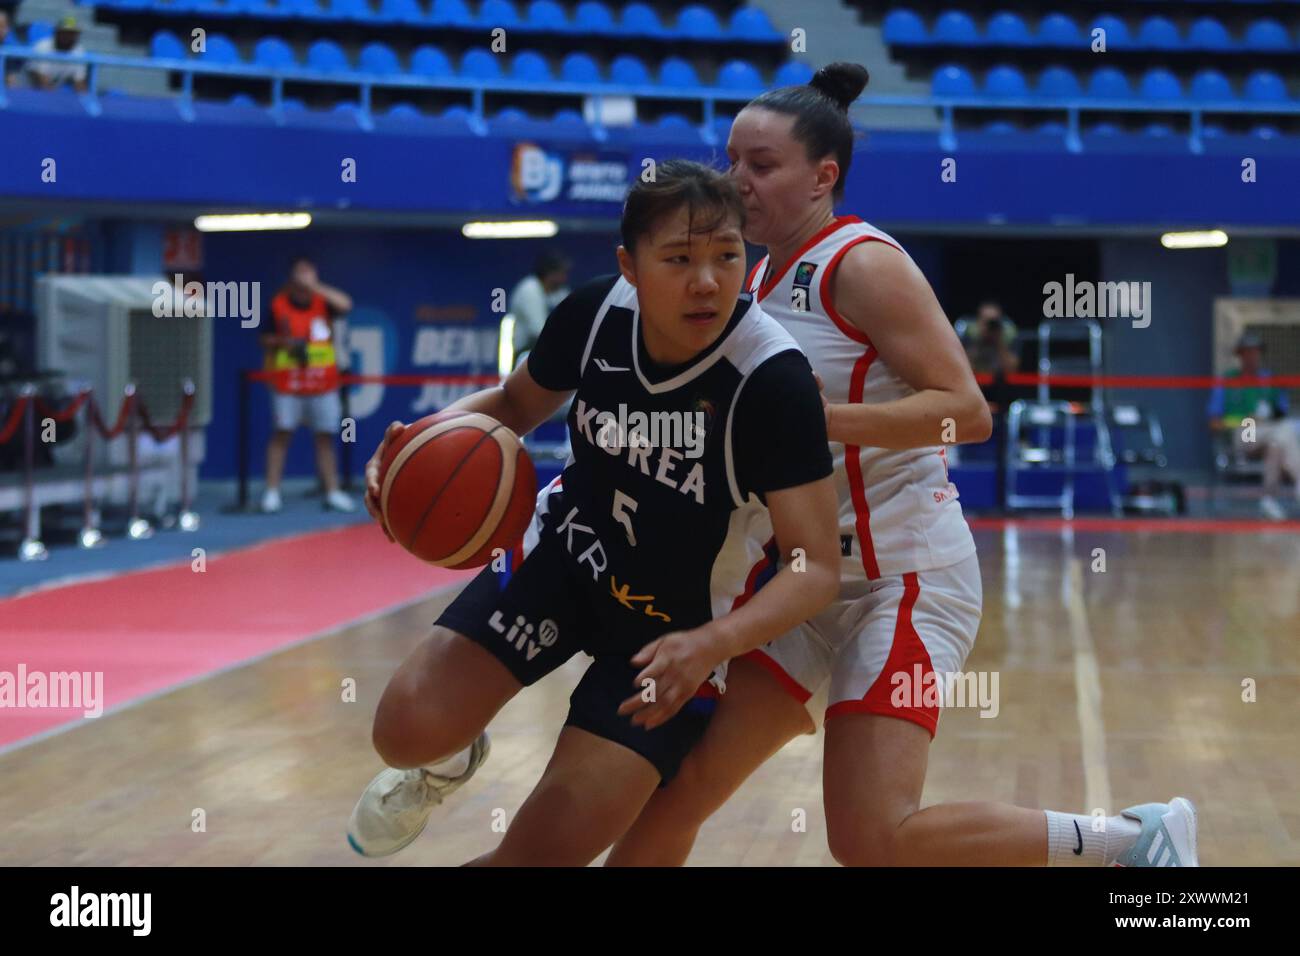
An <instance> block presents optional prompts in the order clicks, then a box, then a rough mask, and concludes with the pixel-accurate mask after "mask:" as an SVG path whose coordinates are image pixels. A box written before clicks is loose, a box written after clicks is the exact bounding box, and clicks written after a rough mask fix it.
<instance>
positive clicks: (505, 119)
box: [489, 106, 529, 123]
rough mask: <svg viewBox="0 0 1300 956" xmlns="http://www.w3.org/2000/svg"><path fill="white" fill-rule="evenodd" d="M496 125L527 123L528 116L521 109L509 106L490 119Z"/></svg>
mask: <svg viewBox="0 0 1300 956" xmlns="http://www.w3.org/2000/svg"><path fill="white" fill-rule="evenodd" d="M489 119H491V120H492V121H493V122H494V123H527V122H528V119H529V117H528V114H527V113H525V112H524V111H523V110H521V109H516V108H515V107H513V106H507V107H506V108H505V109H503V110H501V111H500V112H499V113H497V114H496V115H495V116H491V117H489Z"/></svg>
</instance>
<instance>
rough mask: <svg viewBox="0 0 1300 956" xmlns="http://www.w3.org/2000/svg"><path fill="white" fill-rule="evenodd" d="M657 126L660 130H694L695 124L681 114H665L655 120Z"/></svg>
mask: <svg viewBox="0 0 1300 956" xmlns="http://www.w3.org/2000/svg"><path fill="white" fill-rule="evenodd" d="M655 126H658V127H659V128H660V129H694V128H695V124H694V123H692V122H691V121H690V120H689V119H687V118H686V117H685V116H683V115H682V114H681V113H665V114H664V115H663V116H661V117H659V119H657V120H655Z"/></svg>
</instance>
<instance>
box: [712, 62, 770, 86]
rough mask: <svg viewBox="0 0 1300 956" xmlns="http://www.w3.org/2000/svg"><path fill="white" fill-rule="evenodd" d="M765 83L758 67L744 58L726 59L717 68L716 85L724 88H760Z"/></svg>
mask: <svg viewBox="0 0 1300 956" xmlns="http://www.w3.org/2000/svg"><path fill="white" fill-rule="evenodd" d="M766 85H767V84H765V83H764V82H763V74H761V73H759V72H758V67H756V66H754V64H752V63H747V62H745V61H744V60H728V61H727V62H726V63H723V64H722V66H720V67H719V68H718V86H720V87H722V89H724V90H740V91H742V92H744V91H749V90H761V89H763V88H764V87H765V86H766Z"/></svg>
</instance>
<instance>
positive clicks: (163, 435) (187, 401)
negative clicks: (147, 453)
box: [140, 392, 194, 444]
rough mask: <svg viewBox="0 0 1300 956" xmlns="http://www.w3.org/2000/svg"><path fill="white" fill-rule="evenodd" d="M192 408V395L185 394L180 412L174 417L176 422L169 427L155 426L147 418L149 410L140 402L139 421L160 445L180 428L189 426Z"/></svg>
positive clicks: (189, 393) (191, 393)
mask: <svg viewBox="0 0 1300 956" xmlns="http://www.w3.org/2000/svg"><path fill="white" fill-rule="evenodd" d="M193 407H194V393H193V392H186V393H185V397H184V398H183V399H181V411H180V414H179V415H177V416H176V421H174V422H172V423H171V424H170V425H166V426H164V425H155V424H154V423H153V421H152V419H150V417H149V409H148V408H147V407H146V406H145V404H144V402H140V421H141V422H142V423H143V425H144V430H145V431H147V432H148V433H149V434H150V435H152V436H153V440H154V441H156V442H158V443H160V444H161V443H162V442H165V441H166V440H167V439H169V438H171V437H172V436H173V435H175V434H176V433H177V432H179V431H180V430H181V429H182V428H184V427H185V426H186V425H188V424H189V421H190V409H192V408H193Z"/></svg>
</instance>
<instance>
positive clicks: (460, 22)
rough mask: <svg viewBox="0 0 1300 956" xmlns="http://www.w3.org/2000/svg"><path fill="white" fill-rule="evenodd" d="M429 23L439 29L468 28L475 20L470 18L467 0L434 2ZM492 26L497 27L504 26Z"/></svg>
mask: <svg viewBox="0 0 1300 956" xmlns="http://www.w3.org/2000/svg"><path fill="white" fill-rule="evenodd" d="M428 22H429V23H431V24H432V25H434V26H439V27H467V26H470V25H471V24H473V22H474V18H473V17H472V16H470V12H469V7H468V6H466V5H465V0H433V7H432V8H431V9H430V10H429V20H428ZM491 25H492V26H494V27H495V26H502V25H503V24H500V23H492V24H491Z"/></svg>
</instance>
